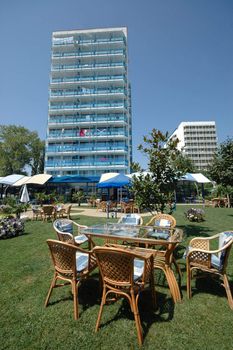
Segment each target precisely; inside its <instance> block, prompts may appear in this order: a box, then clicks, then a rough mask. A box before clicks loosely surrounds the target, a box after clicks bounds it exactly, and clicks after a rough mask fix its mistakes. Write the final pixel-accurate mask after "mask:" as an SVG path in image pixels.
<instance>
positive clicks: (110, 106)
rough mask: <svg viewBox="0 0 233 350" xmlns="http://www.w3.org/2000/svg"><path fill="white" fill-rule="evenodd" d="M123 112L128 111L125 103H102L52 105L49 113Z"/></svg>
mask: <svg viewBox="0 0 233 350" xmlns="http://www.w3.org/2000/svg"><path fill="white" fill-rule="evenodd" d="M95 109H96V110H99V109H101V110H116V111H117V110H122V109H127V104H126V103H124V102H112V103H110V102H100V103H77V104H68V103H67V104H54V105H50V107H49V113H50V114H52V112H56V111H57V112H58V111H61V112H63V111H71V110H72V111H79V112H81V111H86V110H95Z"/></svg>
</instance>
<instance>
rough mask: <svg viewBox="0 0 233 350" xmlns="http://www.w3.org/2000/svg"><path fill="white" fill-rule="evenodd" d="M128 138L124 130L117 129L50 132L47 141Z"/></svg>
mask: <svg viewBox="0 0 233 350" xmlns="http://www.w3.org/2000/svg"><path fill="white" fill-rule="evenodd" d="M127 136H128V133H127V132H126V131H124V130H116V129H110V130H108V129H97V130H87V129H80V130H77V131H69V132H68V131H64V132H63V131H62V130H59V131H57V132H50V133H49V134H48V136H47V139H68V138H71V139H74V138H75V139H78V140H85V139H87V140H88V139H90V138H106V137H121V138H125V137H127Z"/></svg>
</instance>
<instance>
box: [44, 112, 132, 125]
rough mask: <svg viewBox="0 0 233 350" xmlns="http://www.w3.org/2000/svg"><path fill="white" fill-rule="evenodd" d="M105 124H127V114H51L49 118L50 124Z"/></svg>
mask: <svg viewBox="0 0 233 350" xmlns="http://www.w3.org/2000/svg"><path fill="white" fill-rule="evenodd" d="M100 123H102V124H104V123H114V124H116V123H117V124H125V123H127V116H125V115H123V114H115V115H114V114H112V115H111V114H110V115H109V114H106V115H104V114H100V115H98V114H94V115H82V116H66V117H64V116H59V115H57V116H50V117H49V120H48V125H49V126H51V125H53V124H54V125H58V124H59V125H62V124H64V125H68V124H70V125H73V124H74V125H77V124H100Z"/></svg>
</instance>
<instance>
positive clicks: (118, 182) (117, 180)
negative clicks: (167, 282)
mask: <svg viewBox="0 0 233 350" xmlns="http://www.w3.org/2000/svg"><path fill="white" fill-rule="evenodd" d="M129 184H130V178H129V177H128V176H127V175H125V174H119V173H105V174H102V175H101V178H100V181H99V183H98V184H97V187H99V188H120V187H123V186H127V185H129Z"/></svg>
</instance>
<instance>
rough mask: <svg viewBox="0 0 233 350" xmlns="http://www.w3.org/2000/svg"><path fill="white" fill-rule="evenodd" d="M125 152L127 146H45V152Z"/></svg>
mask: <svg viewBox="0 0 233 350" xmlns="http://www.w3.org/2000/svg"><path fill="white" fill-rule="evenodd" d="M90 152H91V153H92V152H97V153H127V152H128V147H127V146H117V145H113V146H91V145H87V146H85V147H84V146H77V145H73V146H72V145H66V146H64V145H63V146H48V147H47V148H46V153H47V154H48V153H75V154H81V153H82V154H83V153H90Z"/></svg>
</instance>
